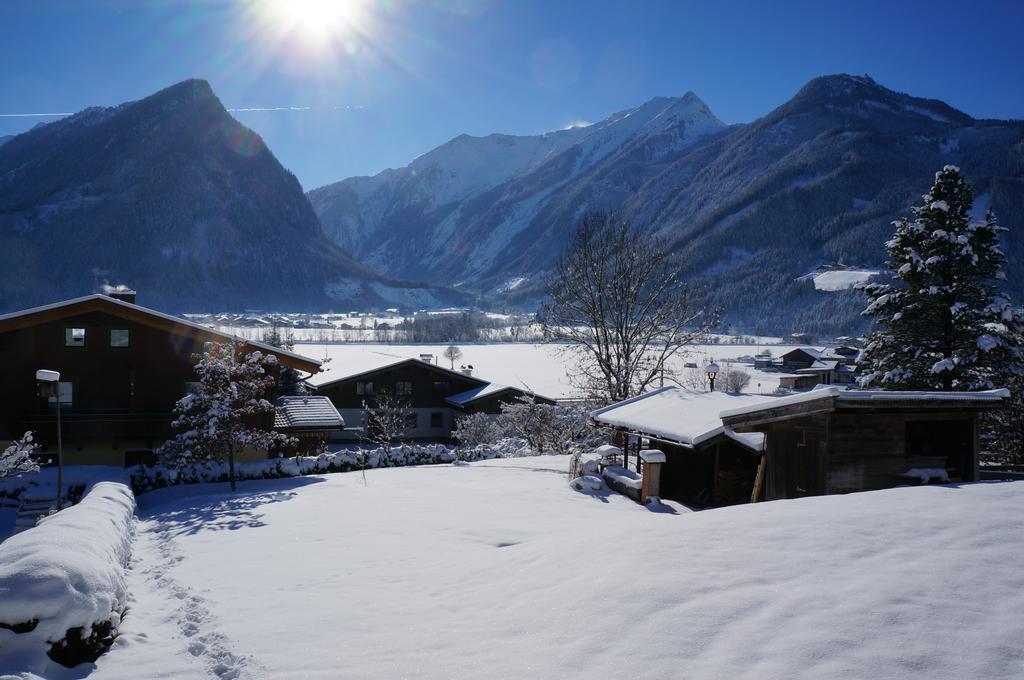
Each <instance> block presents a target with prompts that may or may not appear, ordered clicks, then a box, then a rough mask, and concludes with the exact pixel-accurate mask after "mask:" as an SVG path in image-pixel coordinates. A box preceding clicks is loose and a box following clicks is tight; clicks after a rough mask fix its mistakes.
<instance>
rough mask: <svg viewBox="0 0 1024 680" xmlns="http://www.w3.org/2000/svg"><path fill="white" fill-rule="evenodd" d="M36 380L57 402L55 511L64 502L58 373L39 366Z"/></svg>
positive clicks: (58, 509)
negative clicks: (44, 385) (43, 385)
mask: <svg viewBox="0 0 1024 680" xmlns="http://www.w3.org/2000/svg"><path fill="white" fill-rule="evenodd" d="M36 382H38V383H41V384H42V383H45V384H46V386H47V390H48V391H50V392H52V393H53V395H54V400H55V401H56V402H57V512H60V510H61V507H62V506H63V504H64V445H63V442H62V441H61V436H60V373H59V372H58V371H50V370H47V369H45V368H41V369H39V370H38V371H36Z"/></svg>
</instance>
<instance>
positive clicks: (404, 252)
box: [309, 75, 1024, 332]
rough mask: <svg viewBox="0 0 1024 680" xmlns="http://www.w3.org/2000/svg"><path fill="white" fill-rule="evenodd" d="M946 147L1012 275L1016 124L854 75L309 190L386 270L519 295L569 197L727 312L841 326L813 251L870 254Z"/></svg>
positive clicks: (1019, 203)
mask: <svg viewBox="0 0 1024 680" xmlns="http://www.w3.org/2000/svg"><path fill="white" fill-rule="evenodd" d="M946 163H955V164H957V165H960V166H961V167H962V169H963V170H964V172H965V174H966V176H967V178H968V180H969V181H970V182H971V183H972V184H973V185H974V187H975V189H976V192H977V195H978V200H977V205H976V207H977V208H978V209H979V210H982V209H983V208H985V207H992V208H994V209H995V210H996V213H997V215H998V216H999V217H1000V219H1001V220H1002V222H1003V223H1004V224H1005V225H1006V226H1009V227H1011V232H1010V233H1009V234H1008V236H1007V243H1006V246H1007V248H1008V253H1009V259H1010V263H1009V267H1008V270H1009V271H1008V273H1009V275H1010V285H1011V288H1012V290H1011V292H1012V293H1013V294H1015V295H1018V296H1019V293H1021V292H1024V285H1022V284H1024V257H1021V254H1022V253H1024V123H1022V122H1021V121H990V120H977V119H974V118H972V117H971V116H969V115H967V114H965V113H963V112H961V111H958V110H956V109H954V108H952V107H950V106H948V105H947V104H945V103H943V102H940V101H936V100H932V99H922V98H918V97H913V96H911V95H907V94H903V93H899V92H895V91H893V90H890V89H887V88H885V87H883V86H881V85H879V84H878V83H876V82H875V81H873V80H872V79H871V78H869V77H867V76H849V75H835V76H824V77H821V78H816V79H814V80H812V81H810V82H809V83H807V85H805V86H804V87H803V88H801V90H800V91H799V92H798V93H797V94H796V95H795V96H794V97H793V98H792V99H791V100H790V101H788V102H786V103H785V104H783V105H782V106H780V107H778V108H777V109H775V110H774V111H772V112H770V113H768V114H767V115H766V116H764V117H763V118H760V119H758V120H755V121H753V122H751V123H748V124H743V125H733V126H728V127H727V126H725V125H723V124H722V123H721V121H719V120H718V119H717V118H716V117H715V116H714V115H713V114H712V113H711V112H710V111H709V110H708V108H707V107H706V106H705V105H704V104H703V102H701V101H700V99H699V98H697V96H696V95H693V94H687V95H686V96H684V97H681V98H658V99H654V100H651V101H650V102H648V103H646V104H644V105H643V106H640V107H638V108H636V109H632V110H630V111H624V112H622V113H619V114H616V115H614V116H610V117H609V118H607V119H606V120H604V121H602V122H600V123H597V124H595V125H592V126H590V127H587V128H581V129H571V130H563V131H558V132H553V133H549V134H547V135H538V136H533V137H510V136H503V135H491V136H488V137H484V138H475V137H468V136H462V137H458V138H456V139H454V140H452V141H451V142H449V143H448V144H445V145H443V146H441V147H438V148H437V149H435V150H434V151H431V152H429V153H427V154H425V155H424V156H421V157H420V158H418V159H416V160H415V161H413V162H412V163H411V164H410V165H409V166H408V167H406V168H402V169H397V170H387V171H385V172H382V173H380V174H378V175H376V176H374V177H359V178H351V179H347V180H343V181H341V182H338V183H335V184H331V185H328V186H326V187H322V188H320V189H316V190H314V191H312V192H310V193H309V196H310V199H311V202H312V204H313V207H314V209H315V210H316V212H317V214H318V215H319V217H320V220H321V223H322V224H323V226H324V229H325V231H326V232H327V234H328V235H329V236H331V237H332V238H334V239H335V240H336V241H337V242H338V243H340V244H342V245H344V247H346V248H347V249H349V250H350V251H351V252H352V253H353V254H354V255H356V256H357V257H359V258H361V259H363V260H364V261H366V262H368V263H371V264H373V265H375V266H378V267H380V268H381V269H382V270H384V271H387V272H391V273H397V272H402V273H410V274H412V275H414V276H416V277H417V278H423V279H428V280H432V281H435V282H444V283H448V284H461V285H462V286H464V287H465V288H466V289H468V290H476V291H480V292H481V293H483V294H485V295H490V296H494V297H496V298H498V299H500V300H504V301H507V302H509V303H512V304H515V303H532V302H534V301H536V300H537V298H538V297H539V294H540V287H539V282H540V281H541V279H542V277H543V276H544V275H545V273H546V272H547V271H549V270H550V267H551V266H552V264H553V262H554V260H555V259H556V258H557V256H558V255H559V254H560V252H561V250H562V248H563V247H564V243H565V241H566V238H567V236H568V234H569V233H570V232H571V231H572V229H573V228H574V227H575V225H576V223H577V220H578V218H579V216H580V214H581V213H582V212H583V211H584V210H586V209H591V208H611V209H614V210H616V211H618V212H619V213H620V214H622V215H623V216H624V217H625V218H627V219H629V220H630V222H631V223H632V224H633V225H634V227H636V228H638V229H643V230H646V231H649V232H651V233H656V234H659V235H661V236H664V237H665V238H667V239H669V240H670V242H671V243H672V244H673V245H674V247H675V248H676V249H678V250H680V251H682V252H684V253H685V255H686V257H687V259H688V262H689V270H690V274H691V275H692V276H694V277H698V278H701V279H703V280H705V281H707V282H708V283H709V284H710V286H711V290H712V295H713V300H714V302H715V303H717V304H719V305H720V306H722V307H723V308H724V310H725V311H726V315H727V318H728V320H729V321H730V322H732V323H734V324H736V325H737V326H738V327H740V328H745V329H747V330H755V328H756V326H758V325H760V326H761V327H762V329H763V330H768V329H775V330H780V329H792V328H794V327H800V328H801V329H805V330H811V329H818V330H820V331H822V332H848V331H849V330H850V329H851V327H852V326H855V325H856V324H857V323H858V314H857V312H858V311H859V308H860V307H861V306H862V300H861V297H860V296H859V294H857V293H856V292H854V291H849V290H834V291H833V290H816V289H815V286H814V282H813V281H812V280H810V279H807V278H806V277H805V276H804V275H805V274H806V273H807V272H808V271H812V270H814V269H815V268H816V267H819V266H826V267H827V266H830V265H855V266H858V267H860V268H862V269H865V270H875V269H878V268H880V266H881V265H882V264H883V263H884V258H885V253H884V247H883V243H884V241H885V240H886V239H887V237H888V235H889V234H890V233H891V224H890V223H891V221H892V220H893V219H896V218H898V217H900V216H902V215H905V214H908V212H909V207H910V206H912V205H915V204H916V203H917V202H919V201H920V194H921V193H923V192H924V191H925V190H926V189H927V188H928V187H929V186H931V182H932V178H933V175H934V173H935V171H936V170H938V169H940V168H941V167H942V166H943V165H944V164H946Z"/></svg>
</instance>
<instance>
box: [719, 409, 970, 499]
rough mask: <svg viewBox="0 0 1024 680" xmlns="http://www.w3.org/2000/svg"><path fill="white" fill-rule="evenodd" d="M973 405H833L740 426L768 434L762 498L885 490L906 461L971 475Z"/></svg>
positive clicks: (957, 477) (957, 476) (897, 480)
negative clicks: (953, 408) (963, 408)
mask: <svg viewBox="0 0 1024 680" xmlns="http://www.w3.org/2000/svg"><path fill="white" fill-rule="evenodd" d="M975 419H976V416H975V414H974V413H972V412H950V411H940V412H928V411H912V410H903V411H898V410H888V411H882V410H877V411H873V410H866V409H865V410H852V409H851V410H837V411H833V412H830V413H816V414H812V415H805V416H799V417H793V418H788V419H785V420H778V421H776V422H771V423H764V424H760V425H756V426H754V427H748V428H739V427H738V428H737V429H740V430H742V431H757V432H764V433H765V434H766V436H767V447H768V450H767V455H768V467H767V474H766V478H765V492H764V499H765V500H775V499H781V498H801V497H803V496H816V495H822V494H827V493H848V492H854V491H870V490H875V489H887V488H891V487H893V486H897V485H899V484H906V483H912V482H913V480H910V479H908V478H905V477H902V476H901V475H902V474H903V473H904V472H906V471H907V470H908V469H911V468H915V467H916V468H936V467H937V468H944V469H946V471H947V473H948V474H949V476H950V479H952V480H953V481H968V480H973V479H975V478H976V455H977V451H976V446H977V445H976V434H975V432H976V424H975Z"/></svg>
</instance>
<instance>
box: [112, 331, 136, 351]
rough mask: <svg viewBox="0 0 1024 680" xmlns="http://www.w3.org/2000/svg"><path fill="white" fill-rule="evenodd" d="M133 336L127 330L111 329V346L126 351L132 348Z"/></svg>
mask: <svg viewBox="0 0 1024 680" xmlns="http://www.w3.org/2000/svg"><path fill="white" fill-rule="evenodd" d="M131 341H132V334H131V331H129V330H128V329H127V328H111V329H110V346H111V347H113V348H116V349H124V348H127V347H130V346H131Z"/></svg>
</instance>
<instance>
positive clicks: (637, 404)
mask: <svg viewBox="0 0 1024 680" xmlns="http://www.w3.org/2000/svg"><path fill="white" fill-rule="evenodd" d="M768 399H769V400H770V401H777V399H776V398H774V397H768ZM763 401H765V397H763V396H757V395H750V394H728V393H725V392H698V391H696V390H690V389H686V388H683V387H674V386H672V387H662V388H660V389H657V390H654V391H653V392H647V393H646V394H641V395H640V396H637V397H633V398H632V399H627V400H625V401H620V402H619V403H617V404H612V405H611V406H606V407H604V408H602V409H598V410H597V411H594V412H593V413H592V414H591V417H592V418H593V419H594V420H595V421H596V422H598V423H601V424H603V425H611V426H613V427H622V428H626V429H628V430H631V431H633V432H638V433H641V434H644V435H647V436H650V437H653V438H655V439H664V440H666V441H670V442H675V443H678V444H682V445H684V446H697V445H698V444H701V443H702V442H705V441H707V440H709V439H712V438H713V437H717V436H718V435H721V434H726V432H725V426H724V425H723V424H722V419H721V418H720V417H719V416H718V414H719V413H720V412H721V411H722V410H723V409H728V408H730V407H739V406H745V405H748V404H754V403H761V402H763ZM737 441H739V442H740V443H741V444H744V445H747V446H749V444H748V443H747V442H746V441H745V440H743V439H737Z"/></svg>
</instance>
